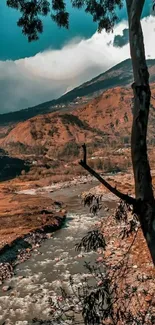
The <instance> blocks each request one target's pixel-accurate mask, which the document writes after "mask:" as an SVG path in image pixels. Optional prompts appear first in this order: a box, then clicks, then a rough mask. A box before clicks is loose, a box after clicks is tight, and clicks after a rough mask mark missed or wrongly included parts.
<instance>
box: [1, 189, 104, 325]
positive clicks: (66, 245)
mask: <svg viewBox="0 0 155 325" xmlns="http://www.w3.org/2000/svg"><path fill="white" fill-rule="evenodd" d="M93 185H94V184H93ZM91 186H92V184H81V185H79V186H75V185H74V186H72V187H69V188H62V189H61V190H57V191H56V192H53V193H50V191H47V189H46V190H45V191H44V194H43V193H42V194H43V195H44V196H48V197H52V200H53V201H55V200H56V198H59V200H60V201H64V202H65V204H66V206H67V210H68V213H67V217H66V222H65V224H64V226H63V228H62V229H61V230H59V231H57V232H55V233H53V235H52V237H51V238H49V239H48V240H45V241H43V243H42V245H41V246H40V242H39V243H38V239H36V238H35V239H34V238H33V236H30V237H29V240H28V242H29V244H31V246H33V245H34V246H35V247H33V251H31V249H29V248H28V249H26V250H25V251H24V253H20V254H19V261H21V262H22V263H19V264H18V265H17V266H16V267H15V274H14V276H13V277H11V278H9V279H8V280H7V281H5V283H4V284H3V285H2V286H1V289H0V306H1V307H0V323H1V324H3V323H4V322H5V324H6V325H13V324H31V323H35V324H43V322H45V321H46V322H45V324H50V321H51V317H52V316H51V308H52V306H51V299H52V301H53V300H57V299H60V300H61V299H62V298H61V292H60V290H59V289H60V286H63V288H65V290H67V291H68V292H69V291H70V290H71V288H70V277H72V278H73V280H74V285H75V288H76V289H77V287H79V286H81V285H82V282H83V279H86V278H87V279H89V278H90V281H91V277H90V274H89V272H88V270H87V269H86V268H85V267H84V263H85V262H87V263H89V262H93V261H94V262H95V261H96V260H97V259H98V258H99V257H100V258H101V257H102V250H100V251H98V252H97V253H94V252H93V251H92V252H89V253H84V252H83V253H78V252H76V251H75V244H76V243H78V242H79V241H80V239H81V238H82V237H83V236H84V235H85V234H86V233H87V232H88V231H89V230H92V229H93V228H94V227H96V226H97V223H98V222H99V220H100V217H101V215H100V216H95V217H93V216H92V215H91V214H90V213H89V211H88V209H87V208H84V207H82V206H81V197H80V194H81V192H83V191H85V190H88V189H89V188H90V187H91ZM106 213H107V212H104V211H102V212H101V214H105V215H106ZM95 224H96V225H95ZM39 238H40V237H39ZM43 239H44V238H43ZM39 240H40V239H39ZM41 240H42V238H41ZM39 246H40V247H39ZM22 254H23V255H22ZM27 258H28V259H27ZM98 261H99V260H98ZM6 272H9V269H8V271H6ZM11 272H12V269H10V276H11V275H12V273H11ZM65 308H66V309H67V308H68V303H67V302H66V305H65ZM78 308H79V309H78ZM68 312H69V313H71V312H72V311H71V310H70V308H69V310H68ZM80 315H81V314H80V306H79V307H78V306H77V312H76V322H75V323H74V324H79V325H80V324H82V323H81V322H82V318H81V316H80ZM52 324H54V323H52ZM55 324H58V323H55ZM65 324H69V323H65V320H64V321H63V325H65ZM70 324H71V323H70Z"/></svg>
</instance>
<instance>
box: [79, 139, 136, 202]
mask: <svg viewBox="0 0 155 325" xmlns="http://www.w3.org/2000/svg"><path fill="white" fill-rule="evenodd" d="M82 147H83V151H84V157H83V160H81V161H80V162H79V164H80V165H81V166H82V167H83V168H84V169H86V170H87V171H88V172H89V173H90V174H91V175H92V176H94V177H95V178H96V179H98V180H99V182H100V183H101V184H103V185H104V186H105V187H106V188H107V189H108V190H109V191H110V192H111V193H113V194H114V195H116V196H117V197H118V198H119V199H121V200H123V201H125V202H127V203H128V204H132V205H134V206H135V204H136V200H135V199H134V198H133V197H131V196H129V195H127V194H124V193H121V192H120V191H118V190H117V189H116V188H115V187H113V186H111V185H110V184H109V183H108V182H107V181H106V180H105V179H103V178H102V177H101V176H100V175H99V174H98V173H97V172H96V171H95V170H94V169H92V168H91V167H90V166H89V165H87V163H86V159H87V157H86V153H87V152H86V145H83V146H82Z"/></svg>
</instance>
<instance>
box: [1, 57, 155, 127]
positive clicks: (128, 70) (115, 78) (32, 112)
mask: <svg viewBox="0 0 155 325" xmlns="http://www.w3.org/2000/svg"><path fill="white" fill-rule="evenodd" d="M147 64H148V67H149V72H150V81H151V82H155V60H147ZM132 80H133V73H132V66H131V60H130V59H127V60H125V61H123V62H121V63H119V64H117V65H116V66H114V67H112V68H111V69H109V70H108V71H106V72H104V73H102V74H100V75H99V76H97V77H95V78H94V79H92V80H90V81H88V82H85V83H84V84H82V85H80V86H79V87H77V88H75V89H73V90H71V91H69V92H68V93H66V94H65V95H63V96H61V97H60V98H58V99H56V100H52V101H49V102H46V103H43V104H40V105H37V106H35V107H32V108H27V109H24V110H21V111H18V112H13V113H8V114H1V115H0V125H1V126H2V125H5V124H8V123H17V122H19V121H25V120H27V119H29V118H31V117H34V116H36V115H39V114H45V113H49V112H52V111H58V110H63V109H64V108H70V109H75V108H76V107H77V106H78V105H82V104H85V103H87V102H88V101H89V100H90V99H92V98H94V97H96V96H98V95H99V94H101V93H103V91H105V90H107V89H111V88H113V87H117V86H120V87H122V86H128V85H129V84H131V83H132Z"/></svg>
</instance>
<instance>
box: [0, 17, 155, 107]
mask: <svg viewBox="0 0 155 325" xmlns="http://www.w3.org/2000/svg"><path fill="white" fill-rule="evenodd" d="M142 26H143V31H144V40H145V48H146V55H147V56H149V57H150V58H155V52H154V47H153V46H152V44H154V36H155V18H154V17H151V16H150V17H148V18H144V19H143V20H142ZM127 27H128V24H127V22H126V21H124V22H121V23H120V24H119V25H117V26H116V28H115V29H114V33H110V34H107V33H105V32H104V31H103V32H102V33H101V34H98V33H95V34H94V35H93V36H92V37H91V38H90V39H88V40H79V39H76V40H73V41H72V42H70V43H69V44H67V45H66V46H65V47H63V48H62V49H61V50H48V51H45V52H43V53H38V54H37V55H35V56H34V57H31V58H25V59H21V60H18V61H5V62H3V61H0V98H1V106H0V112H1V113H4V112H8V111H10V110H19V109H22V108H26V107H28V106H29V107H30V106H33V105H36V104H38V103H42V102H44V101H48V100H51V99H53V98H57V97H59V96H60V95H61V94H63V93H65V92H67V91H68V90H69V89H73V88H74V87H76V86H78V85H79V84H81V83H83V82H85V81H87V80H89V79H91V78H93V77H94V76H96V75H97V74H99V73H102V72H104V71H105V70H107V69H108V68H110V67H112V66H113V65H115V64H117V63H119V62H121V61H123V60H125V59H126V58H128V57H129V56H130V53H129V45H128V44H127V45H125V46H124V47H123V48H118V47H114V46H113V40H114V37H115V35H118V34H120V35H122V33H123V30H124V28H127Z"/></svg>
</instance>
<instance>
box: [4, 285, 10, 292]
mask: <svg viewBox="0 0 155 325" xmlns="http://www.w3.org/2000/svg"><path fill="white" fill-rule="evenodd" d="M2 290H3V291H4V292H7V291H9V290H11V286H4V287H3V288H2Z"/></svg>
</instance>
